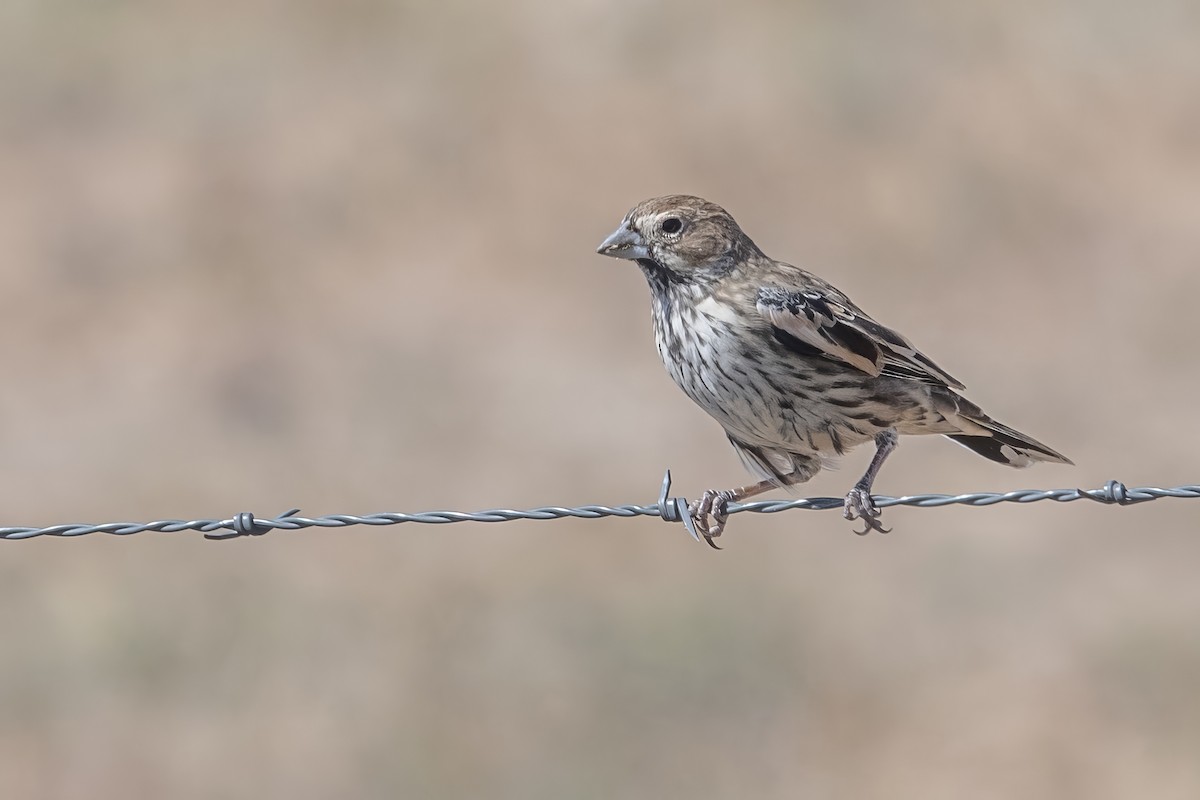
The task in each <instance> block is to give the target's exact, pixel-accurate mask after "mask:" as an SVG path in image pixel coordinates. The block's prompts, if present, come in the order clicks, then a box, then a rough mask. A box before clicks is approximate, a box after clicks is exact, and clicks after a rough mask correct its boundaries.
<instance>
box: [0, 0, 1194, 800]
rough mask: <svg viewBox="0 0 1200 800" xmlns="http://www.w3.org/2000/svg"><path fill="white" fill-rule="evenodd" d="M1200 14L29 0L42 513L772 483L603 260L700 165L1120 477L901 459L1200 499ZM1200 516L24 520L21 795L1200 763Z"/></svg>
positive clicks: (730, 780) (21, 220) (11, 146)
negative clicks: (883, 532) (180, 523)
mask: <svg viewBox="0 0 1200 800" xmlns="http://www.w3.org/2000/svg"><path fill="white" fill-rule="evenodd" d="M1197 8H1198V7H1197V6H1196V5H1195V4H1194V3H1191V2H1187V1H1186V0H1154V1H1152V2H1146V3H1140V4H1128V3H1121V2H1115V0H1102V1H1100V2H1093V3H1087V4H1075V3H1065V2H1061V3H1060V2H1051V3H1046V2H1032V1H1025V0H1018V1H1017V2H1013V0H1004V1H1003V2H1001V0H995V1H994V2H975V3H957V2H949V1H948V0H947V1H946V2H917V3H909V4H904V5H903V6H901V5H900V4H896V3H889V2H884V1H883V0H880V1H879V2H852V3H850V2H844V3H825V4H820V3H795V4H793V3H784V2H777V1H776V2H772V1H771V0H748V1H747V2H742V3H739V4H736V6H735V4H725V3H718V2H711V1H704V2H690V3H685V2H674V3H644V2H633V1H632V0H625V1H624V2H598V1H597V0H588V1H585V2H576V3H549V2H545V3H538V2H532V0H526V1H524V2H513V3H503V4H500V3H485V2H443V3H428V2H407V3H405V2H395V3H389V2H384V1H383V0H352V1H351V2H340V3H335V2H328V3H321V2H315V0H313V1H310V2H298V3H270V2H251V3H240V4H234V3H206V2H199V1H198V0H195V1H193V2H177V3H170V4H163V3H150V2H132V1H120V0H112V1H111V2H103V3H97V2H82V1H81V0H75V1H73V2H70V1H68V0H7V2H5V3H3V4H2V5H0V303H2V304H3V306H2V307H3V319H4V323H5V331H6V333H5V335H4V336H3V338H2V340H0V369H2V370H3V372H2V373H0V374H2V375H3V378H4V387H5V388H4V391H3V392H2V393H0V409H2V413H0V443H2V446H3V454H4V458H3V466H2V467H0V485H2V486H3V504H2V514H0V516H2V519H0V524H3V525H49V524H54V523H61V522H76V521H78V522H105V521H112V520H147V519H154V518H159V517H196V516H200V517H227V516H231V515H232V514H234V513H236V512H238V511H244V510H250V511H254V512H255V513H256V514H259V515H271V514H274V513H278V512H280V511H282V510H284V509H286V508H289V507H291V506H293V505H298V506H300V507H302V508H303V510H304V511H305V512H307V513H311V514H324V513H335V512H346V513H367V512H373V511H386V510H396V511H420V510H428V509H436V508H453V509H461V510H474V509H480V508H489V507H496V506H509V507H517V508H521V507H528V506H531V505H541V504H579V503H626V502H647V503H649V502H653V499H654V496H655V494H656V493H657V488H658V481H659V479H660V476H661V474H662V470H663V468H665V467H667V466H670V467H672V468H673V469H674V472H675V476H676V490H677V491H678V492H679V493H680V494H683V495H687V496H692V497H694V496H696V495H697V494H698V493H699V492H700V491H701V490H702V489H704V488H707V487H710V486H723V485H730V484H736V483H738V482H740V481H741V480H742V479H743V477H744V475H743V473H742V471H741V468H740V466H739V464H738V463H737V460H736V458H735V456H734V454H733V453H732V451H731V450H730V449H729V448H728V446H727V445H726V443H725V441H724V439H723V436H722V435H721V433H720V431H719V429H718V428H717V426H716V425H715V423H712V422H711V421H709V420H708V419H707V418H706V417H705V416H704V415H703V414H702V412H700V411H699V410H697V409H696V408H694V407H693V406H692V405H691V404H690V402H688V401H687V400H686V399H685V398H684V397H683V395H682V394H680V393H679V392H678V391H677V390H676V389H675V387H674V386H673V385H672V384H671V383H670V381H669V379H668V378H667V377H666V375H665V373H664V372H663V371H662V368H661V366H660V365H659V363H658V361H657V356H656V354H655V352H654V348H653V344H652V337H651V332H650V322H649V315H648V302H649V301H648V294H647V291H646V288H645V286H644V285H643V281H642V278H641V276H640V274H638V272H637V270H636V269H635V268H634V267H632V266H631V265H628V264H623V263H616V262H613V261H610V260H606V259H602V258H600V257H598V256H596V255H594V253H593V249H594V247H595V245H596V244H597V243H598V242H599V240H600V239H601V238H602V237H603V236H604V235H605V234H607V233H608V232H609V231H610V230H611V229H612V228H613V227H614V226H615V225H616V223H617V222H618V221H619V220H620V219H621V217H622V216H623V215H624V213H625V211H626V210H627V209H628V207H629V206H631V205H632V204H633V203H635V202H637V201H638V200H641V199H643V198H644V197H647V196H651V195H655V194H661V193H667V192H678V191H685V192H693V193H699V194H702V195H705V196H707V197H709V198H711V199H713V200H716V201H717V202H720V203H722V204H723V205H725V206H726V207H727V208H729V209H730V210H731V211H732V212H733V213H734V215H735V216H736V217H737V218H738V219H739V220H740V221H741V222H742V224H743V225H744V227H745V228H746V229H747V230H748V232H749V233H750V234H751V235H752V236H753V237H754V238H755V239H756V240H757V241H758V243H759V244H760V245H761V246H762V247H763V248H764V249H765V250H766V251H767V252H768V253H771V254H773V255H775V256H777V257H780V258H784V259H786V260H790V261H794V262H798V263H801V264H804V265H808V266H810V267H812V268H813V269H815V270H816V271H818V272H820V273H821V274H823V275H824V276H826V277H828V278H830V279H831V280H833V281H835V282H836V283H837V284H839V285H840V286H842V287H843V288H844V289H846V290H847V291H849V292H850V293H851V294H852V295H853V296H854V297H855V298H856V299H857V300H858V301H859V302H860V303H861V304H862V305H863V306H864V307H865V308H866V309H867V310H868V311H870V312H872V313H873V314H874V315H875V316H877V317H879V318H880V319H881V320H883V321H884V322H886V323H888V324H891V325H894V326H895V327H897V328H899V329H900V330H902V331H904V332H905V333H906V334H907V335H909V336H910V337H911V338H912V339H914V340H915V341H916V342H917V343H918V344H919V345H920V346H921V347H922V348H923V349H925V350H926V351H927V352H928V353H930V354H931V355H932V356H933V357H934V358H935V359H936V360H937V361H938V362H939V363H941V364H943V365H944V366H946V367H947V368H948V369H949V370H950V371H951V372H952V373H953V374H955V375H957V376H959V377H961V378H962V379H963V380H964V381H966V383H967V384H968V386H969V394H970V396H971V397H972V398H973V399H975V400H976V401H978V402H979V403H981V404H982V405H983V406H984V407H985V408H987V409H988V410H990V411H991V412H993V413H994V414H995V415H996V416H997V417H999V418H1000V419H1002V420H1004V421H1005V422H1007V423H1010V424H1012V425H1014V426H1017V427H1019V428H1021V429H1024V430H1027V431H1029V432H1030V433H1032V434H1033V435H1035V436H1037V437H1039V438H1041V439H1044V440H1045V441H1046V442H1048V443H1050V444H1051V445H1052V446H1054V447H1057V448H1059V449H1061V450H1062V451H1064V452H1065V453H1067V454H1068V455H1070V456H1072V457H1073V458H1074V459H1075V461H1076V462H1077V463H1078V467H1076V468H1067V467H1049V466H1044V467H1041V468H1035V469H1032V470H1029V471H1026V472H1017V471H1013V470H1006V469H1003V468H1001V467H999V466H997V465H994V464H992V463H990V462H987V461H984V460H982V459H978V458H975V457H973V456H971V455H970V454H969V453H967V452H966V451H964V450H962V449H960V448H958V447H955V446H953V445H952V444H951V443H949V442H946V441H945V440H942V439H936V440H935V439H929V440H918V441H912V440H906V442H905V443H904V445H903V446H902V447H901V450H900V453H899V454H898V455H897V456H896V457H895V458H894V459H893V460H892V461H891V462H890V464H889V466H888V468H887V469H886V470H885V471H884V473H883V476H882V478H881V479H880V481H879V482H878V484H877V489H878V491H879V492H881V493H884V494H900V493H908V492H926V491H934V492H961V491H975V490H1005V489H1014V488H1025V487H1069V486H1087V487H1093V486H1099V485H1101V484H1103V483H1104V482H1105V481H1107V480H1108V479H1110V478H1120V479H1122V480H1124V481H1126V482H1127V483H1128V484H1129V485H1131V486H1135V485H1146V484H1151V485H1176V484H1180V483H1195V482H1200V463H1198V461H1197V457H1196V439H1197V434H1196V396H1197V391H1198V390H1200V378H1198V374H1197V369H1196V352H1197V351H1196V342H1197V341H1200V319H1198V318H1197V314H1196V313H1195V311H1194V309H1195V303H1196V297H1197V293H1198V292H1200V274H1198V266H1200V102H1197V98H1198V97H1200V58H1197V54H1196V41H1197V40H1198V39H1200V11H1198V10H1197ZM868 455H869V454H868V453H867V452H866V451H860V452H858V453H856V454H855V455H854V456H853V457H852V458H849V459H847V461H846V464H845V467H844V469H842V470H841V471H840V472H835V473H827V474H824V475H822V476H820V477H819V478H818V479H817V480H815V481H814V482H813V483H812V484H811V485H809V486H808V487H806V488H805V492H804V493H805V494H816V495H840V494H843V493H844V492H845V491H846V489H847V488H848V486H849V484H850V483H851V482H852V480H853V479H854V478H855V477H856V476H857V475H858V474H859V472H860V470H861V469H862V468H863V466H864V465H865V463H866V460H867V457H868ZM1198 515H1200V504H1196V503H1188V502H1185V501H1170V500H1165V501H1161V502H1157V503H1153V504H1148V505H1144V506H1138V507H1134V508H1106V507H1101V506H1099V505H1092V504H1086V503H1073V504H1070V505H1061V506H1060V505H1054V504H1048V503H1043V504H1038V505H1034V506H1028V507H1018V506H1015V505H1006V506H1003V507H993V508H990V509H976V508H964V507H955V508H946V509H937V510H919V509H893V510H890V511H888V512H887V513H886V515H885V519H886V521H887V522H888V524H890V525H892V526H894V528H895V532H894V533H893V534H892V535H891V536H888V537H880V536H872V537H869V538H862V539H860V538H858V537H855V536H854V535H853V534H851V533H850V526H849V525H847V524H846V523H845V522H844V521H843V520H842V519H841V518H840V516H839V515H837V514H836V513H833V512H824V513H808V512H792V513H789V514H785V515H778V516H774V517H758V516H756V517H748V516H741V517H737V518H735V519H734V521H733V523H732V525H731V529H730V532H729V535H728V536H727V538H726V540H725V545H726V547H727V549H726V550H725V552H723V553H714V552H712V551H710V550H709V549H708V548H706V547H703V546H699V545H696V544H694V543H692V542H691V541H690V540H689V539H688V538H687V537H686V536H685V534H684V533H683V532H682V531H681V530H680V529H679V528H678V527H676V526H668V525H665V524H663V523H662V522H660V521H656V520H653V519H641V520H604V521H579V522H576V521H560V522H554V523H512V524H507V525H504V526H485V525H461V526H452V527H435V526H416V525H409V526H401V527H396V528H387V529H368V528H351V529H345V530H338V531H322V530H315V531H313V530H310V531H304V532H299V533H293V534H275V535H271V536H266V537H262V538H259V539H254V540H243V541H237V542H231V543H223V544H221V543H210V542H205V541H203V540H202V538H201V537H200V536H199V535H198V534H176V535H156V534H144V535H139V536H135V537H130V538H122V539H118V538H113V537H102V536H92V537H89V538H86V539H77V540H56V539H40V540H36V541H28V542H23V543H20V542H8V543H2V545H3V546H2V547H0V550H2V559H0V570H2V572H0V634H2V636H3V642H2V645H3V646H2V649H0V786H3V787H4V789H3V793H4V795H5V797H12V798H18V797H21V798H42V797H62V798H117V797H121V798H126V797H172V798H208V797H249V796H263V797H289V798H328V797H356V798H371V797H447V798H455V797H497V798H564V797H646V798H658V797H681V796H688V797H763V798H784V797H788V798H790V797H810V798H872V797H879V798H883V797H887V798H922V799H928V798H964V797H969V798H985V799H986V798H999V797H1020V798H1034V799H1036V798H1070V797H1086V798H1110V797H1111V798H1116V797H1145V796H1149V797H1155V798H1194V797H1196V796H1197V795H1198V794H1200V761H1198V760H1197V759H1196V757H1195V754H1196V752H1198V749H1200V581H1198V580H1197V573H1198V570H1200V535H1198V532H1197V525H1196V523H1197V521H1198V519H1200V516H1198Z"/></svg>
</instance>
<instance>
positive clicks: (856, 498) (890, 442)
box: [842, 428, 900, 536]
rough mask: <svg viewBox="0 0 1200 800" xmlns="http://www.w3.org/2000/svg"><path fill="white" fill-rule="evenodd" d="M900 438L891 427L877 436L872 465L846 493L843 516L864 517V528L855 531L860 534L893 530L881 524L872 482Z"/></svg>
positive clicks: (850, 518)
mask: <svg viewBox="0 0 1200 800" xmlns="http://www.w3.org/2000/svg"><path fill="white" fill-rule="evenodd" d="M899 439H900V437H899V436H898V435H897V434H896V431H895V430H894V429H891V428H889V429H888V430H886V431H884V432H883V433H880V434H879V435H877V436H876V437H875V457H874V458H872V459H871V465H870V466H868V467H867V471H866V472H864V473H863V476H862V477H861V478H859V479H858V483H856V484H854V488H853V489H851V490H850V493H849V494H847V495H846V502H845V505H844V506H843V510H842V516H844V517H845V518H846V519H849V520H853V519H860V518H861V519H862V521H863V529H862V530H861V531H855V533H857V534H858V535H859V536H863V535H865V534H868V533H870V532H871V531H879V532H880V533H889V532H890V530H891V529H890V528H885V527H883V525H881V524H879V509H878V508H877V507H876V506H875V501H873V500H872V499H871V484H873V483H875V476H876V475H878V474H879V468H880V467H882V466H883V462H884V461H886V460H887V457H888V456H890V455H891V454H892V451H893V450H895V449H896V445H897V443H898V442H899Z"/></svg>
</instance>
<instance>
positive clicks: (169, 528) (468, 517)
mask: <svg viewBox="0 0 1200 800" xmlns="http://www.w3.org/2000/svg"><path fill="white" fill-rule="evenodd" d="M670 495H671V472H670V470H667V473H666V475H664V476H663V482H662V488H661V490H660V491H659V495H658V502H657V503H656V504H654V505H649V506H639V505H623V506H575V507H563V506H545V507H542V508H531V509H527V510H523V511H521V510H514V509H492V510H489V511H474V512H467V511H423V512H419V513H415V514H404V513H394V512H389V513H382V514H366V515H362V516H357V515H353V514H330V515H328V516H323V517H311V518H310V517H301V516H298V515H299V513H300V509H298V508H293V509H290V510H288V511H285V512H284V513H282V514H280V515H279V516H277V517H271V518H265V519H259V518H257V517H255V516H254V514H252V513H251V512H249V511H243V512H241V513H240V514H236V515H234V516H233V517H231V518H229V519H193V520H179V519H167V520H156V521H154V522H105V523H102V524H99V525H83V524H65V525H50V526H48V527H44V528H0V539H33V538H37V537H40V536H58V537H64V538H74V537H76V536H87V535H89V534H93V533H108V534H111V535H114V536H129V535H131V534H135V533H147V532H150V531H155V532H158V533H179V532H181V531H199V532H201V533H203V534H204V537H205V538H206V539H217V540H221V539H237V538H241V537H244V536H262V535H263V534H265V533H269V532H271V531H273V530H288V531H294V530H300V529H302V528H345V527H349V526H351V525H399V524H401V523H405V522H417V523H422V524H430V525H445V524H449V523H453V522H513V521H514V520H546V519H564V518H566V517H573V518H575V519H600V518H603V517H658V518H659V519H661V520H663V521H665V522H671V523H680V522H682V523H683V526H684V529H685V530H686V531H687V532H688V534H690V535H691V536H692V538H694V539H695V540H696V541H700V535H699V532H698V531H697V530H696V525H695V522H694V521H693V520H692V515H691V513H690V512H689V510H688V501H687V500H685V499H684V498H682V497H671V496H670ZM1166 497H1174V498H1180V499H1197V498H1200V485H1190V486H1176V487H1174V488H1171V489H1159V488H1156V487H1152V486H1148V487H1142V488H1138V489H1130V488H1128V487H1127V486H1126V485H1125V484H1123V483H1121V482H1120V481H1115V480H1114V481H1109V482H1108V483H1107V484H1105V485H1104V486H1102V487H1100V488H1099V489H1018V490H1017V491H1013V492H976V493H972V494H953V495H952V494H918V495H908V496H905V497H884V496H881V495H875V496H873V497H872V499H873V500H874V501H875V505H876V506H877V507H879V508H889V507H891V506H915V507H917V508H935V507H938V506H949V505H967V506H990V505H995V504H996V503H1021V504H1025V503H1036V502H1039V501H1042V500H1054V501H1056V502H1059V503H1069V502H1071V501H1073V500H1092V501H1094V502H1097V503H1103V504H1105V505H1120V506H1128V505H1135V504H1137V503H1146V502H1149V501H1151V500H1160V499H1162V498H1166ZM842 505H843V500H842V498H840V497H804V498H800V499H794V500H758V501H755V502H753V503H741V504H738V503H733V504H730V506H729V513H730V514H741V513H743V512H750V513H755V514H777V513H779V512H781V511H791V510H794V509H801V508H802V509H807V510H809V511H823V510H826V509H831V508H837V509H840V508H842Z"/></svg>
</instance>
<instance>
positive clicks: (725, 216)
mask: <svg viewBox="0 0 1200 800" xmlns="http://www.w3.org/2000/svg"><path fill="white" fill-rule="evenodd" d="M596 252H597V253H599V254H600V255H602V256H610V257H612V258H625V259H629V260H630V261H636V262H637V263H638V266H640V267H641V268H642V271H643V272H645V273H646V276H647V277H648V278H651V279H652V280H664V281H668V282H683V283H703V282H706V281H711V280H716V279H718V278H720V277H722V276H724V275H727V274H729V272H731V271H732V270H733V268H734V266H735V265H736V264H739V263H744V261H745V260H746V259H747V258H749V257H750V256H752V255H755V254H757V255H761V251H760V250H759V249H758V247H756V246H755V244H754V242H752V241H751V240H750V237H748V236H747V235H746V234H745V233H743V232H742V229H741V228H739V227H738V224H737V223H736V222H734V220H733V217H731V216H729V212H727V211H726V210H725V209H723V208H721V207H720V206H719V205H717V204H716V203H710V202H708V201H707V200H703V199H701V198H699V197H692V196H689V195H681V194H677V195H669V196H666V197H655V198H653V199H651V200H645V201H643V202H641V203H638V204H637V205H636V206H634V207H633V209H631V210H630V212H629V213H628V214H626V215H625V219H624V220H622V222H621V224H620V226H619V227H618V228H617V229H616V230H615V231H613V232H612V234H611V235H610V236H609V237H608V238H607V239H605V240H604V241H603V242H601V243H600V246H599V247H598V248H596Z"/></svg>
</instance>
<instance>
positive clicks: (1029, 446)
mask: <svg viewBox="0 0 1200 800" xmlns="http://www.w3.org/2000/svg"><path fill="white" fill-rule="evenodd" d="M966 419H968V420H969V421H970V422H973V423H974V424H975V425H977V426H979V427H980V428H982V429H983V432H981V433H980V434H947V435H946V438H947V439H953V440H954V441H956V442H958V443H959V444H961V445H962V446H963V447H965V448H967V449H968V450H972V451H974V452H976V453H978V454H979V455H981V456H983V457H984V458H988V459H991V460H992V461H995V462H997V463H999V464H1007V465H1008V466H1010V467H1028V466H1029V465H1030V464H1033V463H1034V462H1037V461H1049V462H1051V463H1055V464H1074V463H1075V462H1074V461H1072V460H1071V459H1069V458H1067V457H1066V456H1064V455H1063V454H1062V453H1059V452H1057V451H1056V450H1052V449H1051V448H1049V447H1047V446H1046V445H1044V444H1042V443H1041V442H1039V441H1038V440H1037V439H1034V438H1033V437H1032V436H1027V435H1025V434H1023V433H1021V432H1020V431H1018V430H1016V429H1014V428H1010V427H1008V426H1007V425H1004V424H1001V423H999V422H997V421H996V420H994V419H992V418H991V417H989V416H987V415H986V414H984V413H982V412H980V414H979V416H975V415H971V416H970V417H966Z"/></svg>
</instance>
